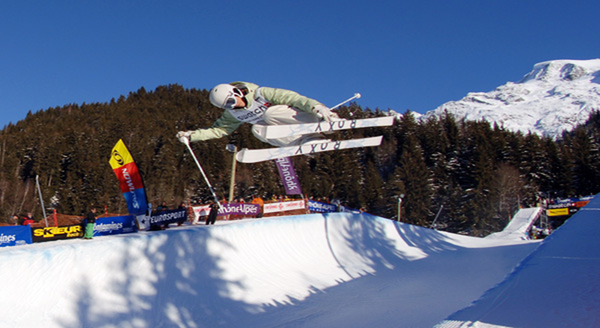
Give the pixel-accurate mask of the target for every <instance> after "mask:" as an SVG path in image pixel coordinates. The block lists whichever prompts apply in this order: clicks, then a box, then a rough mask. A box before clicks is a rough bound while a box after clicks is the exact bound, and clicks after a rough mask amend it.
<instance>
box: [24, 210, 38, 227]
mask: <svg viewBox="0 0 600 328" xmlns="http://www.w3.org/2000/svg"><path fill="white" fill-rule="evenodd" d="M34 223H35V219H34V218H33V214H32V213H31V212H29V213H27V216H26V217H24V218H23V220H22V221H21V225H32V224H34Z"/></svg>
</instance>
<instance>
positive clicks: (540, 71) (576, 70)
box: [519, 59, 600, 83]
mask: <svg viewBox="0 0 600 328" xmlns="http://www.w3.org/2000/svg"><path fill="white" fill-rule="evenodd" d="M599 71H600V59H591V60H552V61H547V62H542V63H538V64H536V65H534V66H533V70H532V71H531V72H529V73H528V74H527V75H525V76H524V77H523V79H522V80H521V81H520V82H519V83H526V82H529V81H532V80H538V81H546V82H557V81H575V80H578V79H580V78H585V77H591V79H592V80H593V79H597V78H598V74H597V73H598V72H599ZM594 73H596V74H594ZM595 83H599V81H595Z"/></svg>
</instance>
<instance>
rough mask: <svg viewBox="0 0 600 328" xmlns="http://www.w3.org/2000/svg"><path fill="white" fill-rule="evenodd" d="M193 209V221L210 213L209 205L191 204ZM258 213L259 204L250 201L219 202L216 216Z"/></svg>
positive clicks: (255, 214)
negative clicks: (219, 205)
mask: <svg viewBox="0 0 600 328" xmlns="http://www.w3.org/2000/svg"><path fill="white" fill-rule="evenodd" d="M192 209H193V210H194V217H195V221H198V220H200V218H201V217H203V216H208V213H210V205H200V206H192ZM258 214H260V205H258V204H252V203H227V204H221V208H220V209H219V214H218V216H222V215H248V216H257V215H258Z"/></svg>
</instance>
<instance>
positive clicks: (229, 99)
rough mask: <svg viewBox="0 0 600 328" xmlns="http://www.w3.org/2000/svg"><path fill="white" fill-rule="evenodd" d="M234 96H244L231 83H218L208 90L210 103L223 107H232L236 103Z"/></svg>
mask: <svg viewBox="0 0 600 328" xmlns="http://www.w3.org/2000/svg"><path fill="white" fill-rule="evenodd" d="M235 96H238V97H240V98H242V97H244V94H243V93H242V91H241V90H240V89H238V88H236V87H234V86H233V85H231V84H219V85H217V86H216V87H214V88H212V90H210V95H209V99H210V103H211V104H213V105H215V106H217V107H219V108H223V109H233V108H234V107H235V104H236V103H237V99H235Z"/></svg>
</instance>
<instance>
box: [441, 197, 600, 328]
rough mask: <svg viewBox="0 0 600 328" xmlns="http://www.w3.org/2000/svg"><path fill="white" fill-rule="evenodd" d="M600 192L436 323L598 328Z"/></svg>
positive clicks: (451, 326) (450, 327)
mask: <svg viewBox="0 0 600 328" xmlns="http://www.w3.org/2000/svg"><path fill="white" fill-rule="evenodd" d="M599 215H600V197H595V198H594V199H593V200H592V201H590V203H589V204H588V205H587V206H585V207H584V208H582V209H581V210H580V211H579V212H577V214H575V215H574V216H573V217H572V218H570V219H569V220H568V221H567V222H566V223H565V224H564V225H562V226H561V227H560V228H559V229H558V230H556V232H554V233H553V234H552V235H551V236H550V237H548V238H546V239H545V240H544V242H543V243H542V245H540V247H539V248H538V249H536V250H535V252H533V253H532V254H531V255H530V256H528V257H527V259H525V260H524V261H523V262H522V263H521V264H520V265H519V266H518V267H517V268H516V269H515V271H514V272H512V273H511V274H510V275H509V276H508V277H507V279H506V280H504V281H503V282H502V283H501V284H499V285H498V286H496V287H495V288H492V289H491V290H489V291H488V292H486V293H485V294H484V295H483V296H482V297H481V298H480V299H479V300H478V301H476V302H475V303H474V304H473V305H472V306H470V307H467V308H465V309H464V310H462V311H459V312H457V313H455V314H453V315H451V316H450V317H449V318H448V320H446V321H444V322H442V323H441V324H440V325H438V327H440V328H441V327H444V328H459V327H462V328H466V327H473V328H477V327H485V328H492V327H600V241H599V239H598V231H599V230H600V220H599Z"/></svg>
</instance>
